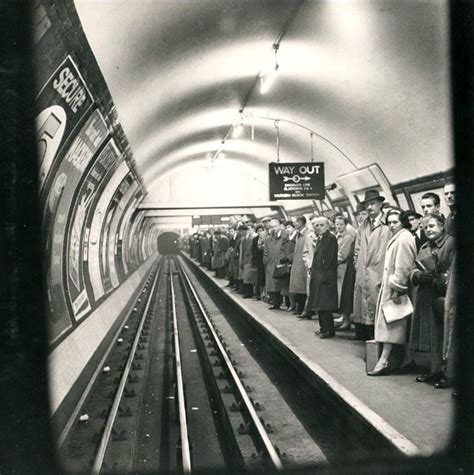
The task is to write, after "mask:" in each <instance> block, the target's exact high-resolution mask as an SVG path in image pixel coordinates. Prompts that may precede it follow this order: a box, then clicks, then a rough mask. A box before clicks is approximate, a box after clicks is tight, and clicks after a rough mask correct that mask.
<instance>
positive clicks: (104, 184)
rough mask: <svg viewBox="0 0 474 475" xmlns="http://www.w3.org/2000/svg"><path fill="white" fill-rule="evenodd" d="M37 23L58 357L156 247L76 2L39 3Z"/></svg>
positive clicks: (52, 320) (48, 266)
mask: <svg viewBox="0 0 474 475" xmlns="http://www.w3.org/2000/svg"><path fill="white" fill-rule="evenodd" d="M33 16H34V29H33V36H34V54H35V57H36V63H37V67H36V68H35V73H36V78H35V79H36V91H35V97H36V99H35V114H36V127H37V148H38V155H39V157H38V162H39V163H38V166H39V194H40V204H41V212H42V236H41V238H42V248H43V249H44V254H43V268H44V270H45V280H46V290H47V294H46V300H47V305H46V311H47V314H48V318H49V332H50V343H51V350H52V351H54V349H55V348H56V347H57V346H58V345H62V343H63V342H65V341H70V340H71V338H69V337H70V336H71V335H72V334H73V333H74V332H75V331H76V329H78V328H80V327H81V326H82V327H83V328H87V327H89V326H90V325H92V323H91V322H88V323H86V324H84V321H85V320H88V319H90V318H91V317H92V315H95V314H96V311H97V310H98V309H99V308H104V305H103V304H104V303H105V304H106V305H108V304H109V303H108V302H109V296H111V295H112V294H113V293H114V292H115V291H116V290H118V289H119V288H123V287H122V286H123V284H124V283H126V282H128V279H129V277H130V276H131V275H132V274H133V273H134V272H135V271H136V269H138V268H139V267H140V266H141V265H142V264H143V262H145V261H146V260H147V259H148V258H149V257H150V256H151V255H153V253H154V252H155V250H156V245H155V247H150V246H146V247H143V244H142V243H141V242H140V239H141V236H143V231H144V230H143V226H144V225H145V224H146V223H143V222H142V218H141V216H140V215H139V214H138V213H137V212H136V207H137V206H138V205H139V204H140V202H141V200H142V199H143V197H144V195H145V193H146V190H145V189H144V187H143V185H142V182H141V179H140V177H139V176H138V174H137V172H136V168H135V161H134V158H133V156H132V153H131V150H130V146H129V143H128V140H127V138H126V137H125V134H124V132H123V130H122V127H121V125H120V123H119V120H118V117H117V113H116V110H115V105H114V102H113V100H112V97H111V95H110V92H109V89H108V87H107V84H106V83H105V80H104V78H103V76H102V73H101V72H100V69H99V67H98V65H97V62H96V59H95V57H94V54H93V53H92V51H91V49H90V46H89V44H88V42H87V39H86V37H85V35H84V32H83V30H82V27H81V24H80V21H79V18H78V16H77V13H76V11H75V9H74V7H73V4H72V2H69V1H67V0H36V2H35V3H34V15H33ZM124 219H126V220H127V222H124ZM134 222H137V223H138V225H134ZM127 285H128V284H127ZM114 298H115V297H114Z"/></svg>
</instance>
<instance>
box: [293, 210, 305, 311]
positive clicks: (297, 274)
mask: <svg viewBox="0 0 474 475" xmlns="http://www.w3.org/2000/svg"><path fill="white" fill-rule="evenodd" d="M295 228H296V236H295V249H294V253H293V264H292V266H291V273H290V289H289V290H290V296H291V295H293V298H294V301H295V310H294V313H295V314H296V315H301V314H302V313H303V310H304V306H305V303H306V295H307V294H306V292H307V280H308V272H307V270H306V267H305V265H304V261H303V249H304V243H305V240H306V237H307V235H308V233H309V230H308V228H307V227H306V218H305V217H304V216H298V218H296V222H295Z"/></svg>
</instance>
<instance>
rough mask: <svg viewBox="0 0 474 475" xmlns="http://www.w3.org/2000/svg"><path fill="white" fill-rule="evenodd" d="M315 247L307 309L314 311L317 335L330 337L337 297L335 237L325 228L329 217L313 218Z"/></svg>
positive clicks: (332, 331) (328, 225) (327, 225)
mask: <svg viewBox="0 0 474 475" xmlns="http://www.w3.org/2000/svg"><path fill="white" fill-rule="evenodd" d="M312 223H313V228H314V230H315V233H316V247H315V249H314V255H313V262H312V265H311V280H310V284H309V300H308V309H309V310H314V311H316V312H318V317H319V326H320V331H319V332H316V333H317V334H318V335H319V337H320V338H321V339H325V338H332V337H333V336H334V335H335V332H334V319H333V312H334V311H336V310H337V308H338V301H337V239H336V236H334V234H332V233H331V231H330V230H329V227H330V223H329V219H328V218H325V217H319V218H313V220H312Z"/></svg>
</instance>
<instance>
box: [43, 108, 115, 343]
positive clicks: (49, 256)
mask: <svg viewBox="0 0 474 475" xmlns="http://www.w3.org/2000/svg"><path fill="white" fill-rule="evenodd" d="M107 134H108V131H107V126H106V124H105V122H104V119H103V117H102V114H101V113H100V112H99V111H98V110H94V111H93V112H92V114H91V115H90V117H89V118H88V119H87V121H86V123H85V124H84V125H83V126H82V128H81V130H80V132H79V133H78V134H77V135H76V137H75V139H74V141H73V142H72V143H71V145H70V146H69V148H68V149H67V151H66V153H65V156H64V159H63V160H61V163H60V165H59V167H58V169H57V171H56V172H55V173H54V176H52V181H51V183H52V185H51V187H49V188H47V189H46V190H45V191H48V193H47V194H46V193H45V196H46V198H45V200H44V203H43V223H42V229H43V249H44V259H45V270H46V287H47V296H48V309H49V316H50V321H51V325H50V328H51V336H52V338H53V339H54V338H55V337H57V336H58V335H59V334H60V333H61V332H62V331H63V330H64V329H65V328H66V327H68V326H70V324H71V319H70V317H69V311H68V309H67V308H68V307H67V304H66V298H65V294H64V290H63V282H64V281H63V277H64V274H63V262H64V261H63V253H64V247H65V237H66V235H65V234H66V222H67V218H68V214H69V213H70V209H71V205H72V202H73V198H74V194H75V192H76V190H77V187H78V185H79V182H80V180H81V177H82V174H83V173H84V170H86V168H87V167H88V166H89V164H90V162H91V161H92V158H93V157H94V155H95V154H96V152H97V151H98V149H99V148H100V146H101V145H102V144H103V142H104V141H105V139H106V138H107Z"/></svg>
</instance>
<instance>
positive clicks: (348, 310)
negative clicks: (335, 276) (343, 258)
mask: <svg viewBox="0 0 474 475" xmlns="http://www.w3.org/2000/svg"><path fill="white" fill-rule="evenodd" d="M368 216H369V214H368V213H367V211H366V210H365V207H364V205H363V204H361V203H357V208H356V211H355V213H354V217H355V218H356V219H357V222H358V223H359V224H360V223H363V222H364V220H365V219H367V218H368ZM354 231H355V230H354ZM356 235H357V231H355V232H354V239H353V240H352V244H351V248H350V250H349V255H348V256H347V267H346V272H345V274H344V281H343V282H342V290H341V296H340V298H339V313H340V314H341V315H342V322H341V326H340V327H339V328H337V329H342V330H344V329H345V328H347V327H350V325H351V315H352V312H353V311H354V285H355V276H356V271H355V265H354V248H355V236H356Z"/></svg>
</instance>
